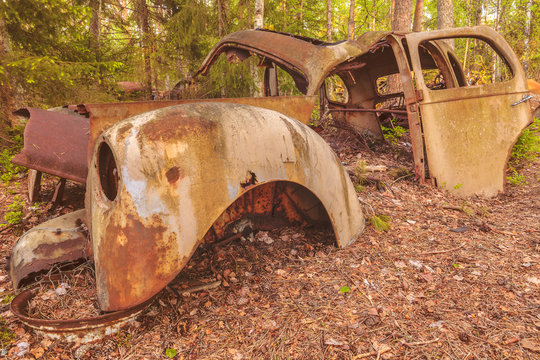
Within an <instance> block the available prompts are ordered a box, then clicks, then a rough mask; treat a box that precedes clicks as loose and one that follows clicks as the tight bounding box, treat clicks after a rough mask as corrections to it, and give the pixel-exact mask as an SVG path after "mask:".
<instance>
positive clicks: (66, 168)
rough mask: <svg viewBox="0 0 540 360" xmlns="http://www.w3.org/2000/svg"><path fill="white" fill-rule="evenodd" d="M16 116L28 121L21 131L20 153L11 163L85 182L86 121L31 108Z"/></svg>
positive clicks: (85, 119) (18, 112)
mask: <svg viewBox="0 0 540 360" xmlns="http://www.w3.org/2000/svg"><path fill="white" fill-rule="evenodd" d="M15 113H16V114H17V115H20V116H26V117H28V118H29V120H28V123H27V124H26V127H25V129H24V147H23V150H22V151H21V152H20V153H19V154H17V155H15V156H14V157H13V160H12V161H13V162H14V163H15V164H18V165H22V166H26V167H28V168H31V169H35V170H38V171H42V172H44V173H47V174H51V175H56V176H59V177H61V178H65V179H70V180H73V181H77V182H81V183H85V182H86V175H87V173H88V169H87V165H86V158H87V154H86V153H87V148H88V138H89V132H90V123H89V120H88V119H87V118H84V117H81V116H77V115H68V114H64V113H60V112H55V111H47V110H41V109H34V108H25V109H21V110H18V111H16V112H15Z"/></svg>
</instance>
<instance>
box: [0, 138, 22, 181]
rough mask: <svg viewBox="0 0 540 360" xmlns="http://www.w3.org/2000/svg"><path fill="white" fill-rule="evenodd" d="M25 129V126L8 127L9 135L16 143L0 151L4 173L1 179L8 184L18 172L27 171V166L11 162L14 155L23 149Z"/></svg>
mask: <svg viewBox="0 0 540 360" xmlns="http://www.w3.org/2000/svg"><path fill="white" fill-rule="evenodd" d="M23 131H24V127H15V128H14V129H8V135H10V137H11V140H12V141H13V142H14V144H13V145H12V146H11V147H9V148H5V149H4V150H2V152H0V171H1V173H2V175H0V180H1V181H2V182H3V183H4V184H6V185H7V184H8V183H9V182H10V181H11V180H13V178H14V177H15V176H17V174H19V173H21V172H24V171H26V168H25V167H22V166H19V165H15V164H14V163H12V162H11V159H13V156H15V154H17V153H18V152H19V151H21V149H22V147H23V135H22V134H23Z"/></svg>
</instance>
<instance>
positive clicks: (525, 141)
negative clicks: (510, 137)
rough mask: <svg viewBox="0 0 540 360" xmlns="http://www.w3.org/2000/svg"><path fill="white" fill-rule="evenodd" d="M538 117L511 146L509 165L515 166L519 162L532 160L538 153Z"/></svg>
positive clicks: (539, 126)
mask: <svg viewBox="0 0 540 360" xmlns="http://www.w3.org/2000/svg"><path fill="white" fill-rule="evenodd" d="M539 132H540V119H534V122H533V123H532V124H531V125H529V127H528V128H526V129H525V130H523V132H522V133H521V135H520V137H519V138H518V140H517V141H516V143H515V144H514V147H513V148H512V155H511V157H510V165H511V166H517V165H518V164H519V163H520V162H529V161H534V160H536V158H538V155H539V154H540V133H539Z"/></svg>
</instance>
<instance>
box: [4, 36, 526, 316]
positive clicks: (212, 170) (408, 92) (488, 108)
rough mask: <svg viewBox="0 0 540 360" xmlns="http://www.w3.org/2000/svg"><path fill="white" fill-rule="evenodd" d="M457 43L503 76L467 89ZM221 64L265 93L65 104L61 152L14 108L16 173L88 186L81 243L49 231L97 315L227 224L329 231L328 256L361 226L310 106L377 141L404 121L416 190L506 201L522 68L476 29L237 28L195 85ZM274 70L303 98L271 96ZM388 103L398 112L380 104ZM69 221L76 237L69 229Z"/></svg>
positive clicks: (21, 267) (128, 303)
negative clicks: (21, 140)
mask: <svg viewBox="0 0 540 360" xmlns="http://www.w3.org/2000/svg"><path fill="white" fill-rule="evenodd" d="M454 37H466V38H473V39H482V40H484V41H486V42H487V43H489V44H490V45H491V46H492V47H493V48H494V49H495V51H496V52H497V54H499V55H500V56H501V57H502V58H503V60H504V62H505V64H507V65H508V67H509V68H510V71H511V75H512V76H511V78H510V79H509V80H505V81H502V82H499V83H495V84H486V85H476V86H468V85H469V84H468V83H467V81H466V77H465V74H464V72H463V70H462V68H461V65H460V63H459V61H458V59H457V57H456V56H455V54H454V53H453V52H452V50H451V47H450V46H449V45H448V44H447V43H446V42H444V41H443V40H444V39H447V38H454ZM220 54H225V55H226V56H227V58H228V60H230V61H231V62H237V61H241V60H245V59H246V58H248V57H250V56H257V57H258V58H259V65H260V66H262V67H264V69H265V70H264V89H263V90H264V95H265V96H264V97H259V98H240V99H198V100H177V101H148V102H134V103H118V104H83V105H78V106H70V107H68V110H70V111H75V112H76V113H77V115H71V116H73V118H70V119H69V121H71V122H72V123H74V124H78V126H80V128H81V129H84V131H83V130H80V132H82V133H83V134H82V135H81V134H79V137H70V136H69V135H70V134H71V133H69V134H68V133H65V132H62V128H61V126H58V127H57V129H58V130H57V131H58V132H59V134H60V135H61V136H60V137H61V139H63V140H62V141H59V142H58V143H51V142H49V141H48V139H47V138H45V137H43V136H40V135H39V133H37V132H34V131H31V130H32V126H30V124H32V123H33V121H34V119H40V120H43V121H42V124H41V125H40V126H46V120H44V119H43V118H42V116H43V115H49V116H50V117H55V116H59V115H57V114H55V113H50V114H47V112H39V111H36V110H33V109H28V110H27V115H29V116H30V120H29V123H28V124H29V126H30V127H27V132H26V133H25V146H24V149H23V152H22V153H21V155H20V156H19V157H17V159H16V162H18V163H19V164H22V165H25V166H29V167H31V168H34V169H37V170H40V171H45V172H48V173H51V174H54V175H58V176H62V177H68V175H67V174H68V173H71V175H70V176H71V177H70V178H71V179H74V180H77V179H78V180H77V181H81V182H83V181H84V182H86V184H87V191H86V212H85V215H84V219H83V222H84V223H86V225H87V226H88V232H89V240H87V239H85V238H84V237H80V236H74V237H70V238H69V239H67V238H66V237H64V235H63V234H64V233H63V232H62V231H60V232H59V233H56V234H54V236H56V238H57V243H58V246H59V247H62V246H64V245H62V244H66V241H67V242H68V243H69V247H68V249H67V250H66V251H60V252H59V253H58V256H59V257H60V258H61V259H62V260H66V259H68V258H70V257H71V258H72V259H75V258H77V257H80V256H81V253H84V254H86V255H87V256H88V257H90V258H92V259H93V260H94V263H95V267H96V277H97V279H96V280H97V289H98V297H99V302H100V305H101V307H102V309H103V310H105V311H112V310H121V309H126V308H129V307H132V306H135V305H137V304H140V303H142V302H144V301H145V300H147V299H148V298H150V297H151V296H153V295H154V294H156V293H157V292H158V291H159V290H160V289H162V288H163V287H164V286H165V285H166V284H167V283H168V282H169V281H170V280H171V279H173V278H174V276H176V274H178V272H179V271H180V270H181V269H182V267H183V266H184V265H185V264H186V262H187V261H188V260H189V258H190V257H191V255H192V254H193V251H194V250H195V249H196V248H197V246H198V245H200V244H201V243H204V242H212V241H215V240H217V239H220V238H224V237H227V236H229V235H231V234H232V232H234V231H233V229H234V228H235V224H236V223H237V222H238V221H239V220H240V219H245V218H247V219H248V220H249V221H250V223H251V227H252V228H255V229H257V228H258V229H263V228H269V227H270V228H271V227H272V226H275V224H280V222H279V219H283V221H285V222H287V223H296V224H301V225H306V224H311V223H315V224H317V223H324V224H330V225H331V226H332V228H333V230H334V233H335V236H336V240H337V244H338V245H339V246H345V245H347V244H348V243H350V242H351V241H353V240H354V239H355V238H356V237H357V236H358V235H359V233H360V232H361V231H362V229H363V226H364V220H363V216H362V212H361V208H360V205H359V203H358V200H357V197H356V193H355V191H354V188H353V186H352V184H351V181H350V179H349V177H348V175H347V173H346V172H345V171H344V169H343V167H342V166H341V164H340V162H339V159H338V158H337V157H336V155H335V154H334V153H333V152H332V151H331V150H330V148H329V147H328V145H327V144H325V143H324V141H323V140H322V138H320V137H319V136H318V135H317V134H316V133H315V132H313V131H312V130H310V129H309V128H308V127H307V126H306V125H304V124H306V123H307V122H308V121H309V119H310V115H311V113H312V111H313V109H314V107H315V105H316V100H317V95H318V96H319V97H320V103H321V105H322V110H323V111H324V112H326V111H329V112H330V113H332V116H333V117H334V120H335V121H342V122H343V123H345V124H346V125H347V126H349V127H350V128H353V129H355V130H356V131H358V132H367V133H370V134H371V135H372V136H375V137H381V136H382V132H381V127H380V121H381V119H382V117H383V116H385V115H387V114H390V115H391V116H395V117H402V118H403V119H404V120H405V121H407V122H408V125H409V128H410V132H411V142H412V149H413V157H414V162H415V172H416V175H417V178H418V180H420V181H427V180H429V181H431V182H433V183H434V184H436V185H438V186H441V187H446V188H447V189H449V190H450V191H454V192H456V193H457V194H459V195H473V194H476V195H485V196H493V195H495V194H497V193H498V192H500V191H503V189H504V188H503V186H504V175H505V167H506V162H507V158H508V155H509V153H510V150H511V148H512V145H513V143H514V142H515V141H516V139H517V137H518V135H519V134H520V133H521V131H522V129H523V128H524V127H525V126H527V124H529V123H530V121H531V120H532V118H531V114H530V110H529V108H528V106H527V104H524V102H525V101H524V99H526V98H524V97H525V96H526V94H527V84H526V79H525V77H524V74H523V71H522V69H521V66H520V65H519V62H518V60H517V58H516V56H515V54H514V53H513V52H512V50H511V49H510V47H509V46H508V44H507V43H506V42H505V41H504V39H502V38H501V37H500V35H498V34H497V33H496V32H494V31H493V30H491V29H489V28H487V27H475V28H462V29H451V30H439V31H433V32H427V33H411V34H400V33H390V32H374V33H367V34H364V35H363V36H362V37H360V38H359V39H358V40H355V41H344V42H340V43H335V44H327V43H323V42H320V41H317V40H313V39H307V38H302V37H298V36H292V35H289V34H282V33H276V32H270V31H253V30H251V31H242V32H238V33H234V34H231V35H228V36H226V37H225V38H223V39H222V40H221V41H220V42H219V43H218V44H217V45H216V47H215V48H214V49H213V50H212V52H211V53H210V54H209V55H208V57H207V58H206V60H205V61H204V63H203V65H202V67H201V69H200V70H199V72H198V73H197V75H198V76H204V74H206V73H207V72H208V71H209V69H210V67H211V65H212V64H213V63H214V62H215V61H216V59H217V58H218V56H220ZM278 67H279V68H281V69H282V70H284V71H285V72H286V73H288V74H289V75H290V76H291V77H292V79H293V81H294V83H295V84H296V86H297V88H298V90H299V91H300V92H301V93H303V95H301V96H280V94H279V83H278V75H277V74H278V70H277V68H278ZM426 70H436V71H438V72H439V75H438V77H439V76H440V77H441V78H442V79H443V81H440V82H438V83H437V84H436V86H434V85H433V84H430V83H428V81H426V79H425V76H423V72H425V71H426ZM392 74H397V76H398V78H399V79H400V83H401V85H400V86H401V87H400V88H399V90H398V91H397V92H390V93H382V92H381V91H380V89H379V88H378V86H379V84H378V82H377V81H378V79H380V78H381V77H385V76H389V75H392ZM331 76H338V77H339V78H340V79H341V80H342V83H343V86H344V88H345V90H346V92H347V94H348V95H347V97H345V98H342V99H339V101H336V99H334V98H332V97H331V96H329V94H328V88H327V86H326V85H325V83H326V81H327V78H328V77H331ZM392 99H394V100H395V99H397V102H394V103H393V104H390V105H389V100H392ZM396 104H397V105H396ZM33 114H38V115H39V116H38V117H35V118H34V117H33ZM80 116H86V117H88V121H89V123H88V121H87V122H85V121H83V120H81V119H80ZM40 117H41V118H40ZM45 117H47V116H45ZM75 117H77V119H76V118H75ZM36 121H37V120H36ZM66 121H68V120H66ZM76 121H79V122H78V123H77V122H76ZM59 123H61V121H60V122H59ZM88 126H89V128H88ZM34 128H35V127H34ZM66 144H67V145H66ZM66 146H67V147H66ZM66 149H68V150H66ZM69 149H71V150H69ZM69 151H77V152H78V154H77V158H78V159H80V158H81V156H82V158H84V159H85V160H83V161H81V163H83V164H82V166H79V167H76V166H74V164H72V163H71V162H69V161H67V160H66V161H64V160H62V161H60V160H59V161H57V162H56V161H54V157H57V158H59V159H67V156H66V154H68V153H69ZM51 155H52V156H51ZM70 155H73V154H70ZM76 162H77V161H75V163H76ZM40 164H42V165H40ZM79 165H81V164H79ZM66 221H70V224H71V225H70V227H71V228H76V227H77V226H75V225H76V224H75V225H73V221H74V219H73V218H70V219H67V220H66ZM45 228H46V229H48V228H49V227H48V226H45ZM42 230H43V228H42ZM44 231H46V230H44ZM49 231H51V229H49ZM38 235H39V232H37V231H35V232H30V233H27V234H25V235H23V237H21V239H20V240H19V242H18V243H17V244H16V246H15V248H14V254H17V253H20V254H26V255H25V256H30V257H31V259H32V260H21V259H24V258H25V256H22V255H21V256H13V257H12V260H11V276H12V278H13V279H14V283H15V284H16V285H17V284H19V283H20V281H21V280H22V278H23V277H25V276H29V275H30V274H31V273H33V272H36V271H39V270H42V268H44V267H45V265H47V264H50V262H51V261H53V260H54V256H53V255H51V254H53V251H52V250H53V248H52V247H51V246H50V245H51V241H50V239H51V237H50V236H48V237H47V239H49V240H47V244H45V246H43V244H42V243H41V242H40V241H39V240H38V239H36V236H38ZM49 235H50V234H49ZM54 236H53V238H54ZM66 236H67V235H66ZM74 239H75V240H74ZM77 239H78V240H77ZM87 241H88V242H87ZM70 254H71V255H70ZM43 258H46V261H41V260H43Z"/></svg>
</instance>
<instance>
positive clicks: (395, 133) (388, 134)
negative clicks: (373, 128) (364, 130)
mask: <svg viewBox="0 0 540 360" xmlns="http://www.w3.org/2000/svg"><path fill="white" fill-rule="evenodd" d="M395 121H396V120H395V119H392V121H391V123H390V127H386V126H383V125H381V130H382V132H383V136H384V139H385V140H386V141H388V142H390V143H392V144H394V145H395V144H397V142H398V141H399V139H401V137H403V135H404V134H406V133H407V132H409V129H405V128H404V127H401V126H399V125H394V122H395Z"/></svg>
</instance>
